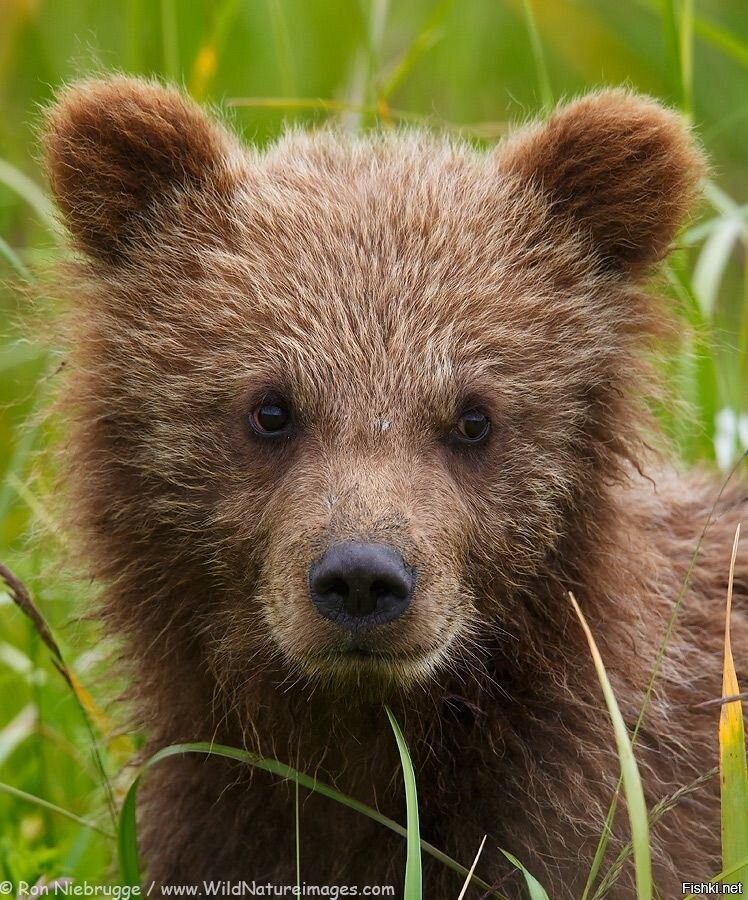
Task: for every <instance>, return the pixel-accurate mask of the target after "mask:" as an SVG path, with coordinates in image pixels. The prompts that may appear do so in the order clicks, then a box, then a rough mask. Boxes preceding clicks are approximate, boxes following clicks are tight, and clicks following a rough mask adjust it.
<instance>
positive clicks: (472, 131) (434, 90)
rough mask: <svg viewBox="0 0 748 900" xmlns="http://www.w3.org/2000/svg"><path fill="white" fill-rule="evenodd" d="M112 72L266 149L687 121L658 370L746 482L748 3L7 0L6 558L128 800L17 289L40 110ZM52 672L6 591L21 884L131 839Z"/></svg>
mask: <svg viewBox="0 0 748 900" xmlns="http://www.w3.org/2000/svg"><path fill="white" fill-rule="evenodd" d="M112 70H120V71H125V72H128V73H136V74H144V75H158V76H163V77H166V78H170V79H172V80H175V81H178V82H181V83H184V84H185V85H186V87H187V88H188V90H189V91H190V92H191V93H192V94H193V95H194V96H195V97H196V98H197V99H198V100H200V101H206V102H210V103H211V104H213V105H215V106H218V107H221V108H223V109H224V110H225V111H226V113H227V116H228V118H229V119H230V120H231V121H232V122H233V123H234V125H235V127H236V128H237V129H238V130H239V131H240V132H242V133H243V134H244V136H245V138H246V140H247V141H253V142H258V143H260V144H262V143H265V142H267V141H269V140H271V139H272V138H273V137H274V136H275V135H277V134H278V132H279V131H280V130H281V129H282V128H283V127H284V126H285V125H286V124H288V123H303V124H306V125H309V126H313V125H315V124H317V123H323V122H325V121H327V120H328V119H330V118H335V119H339V120H341V121H342V123H343V125H344V126H345V127H346V128H350V129H356V128H375V127H394V126H397V125H399V124H405V125H419V126H422V127H427V128H447V129H449V130H450V131H454V132H455V133H458V134H462V135H463V136H464V137H465V138H466V139H467V140H471V141H475V142H477V143H479V144H481V145H490V144H491V143H492V142H494V141H496V140H498V139H499V138H500V137H501V135H502V134H503V133H505V131H506V130H507V127H508V124H509V123H510V122H516V121H521V120H523V119H526V118H527V117H529V116H531V115H542V114H543V113H544V112H547V111H548V109H549V108H550V107H551V105H552V104H553V103H554V102H555V101H557V100H559V99H562V98H564V97H570V96H573V95H575V94H578V93H580V92H583V91H586V90H589V89H591V88H594V87H597V86H601V85H618V84H625V85H628V86H630V87H632V88H635V89H638V90H642V91H646V92H647V93H650V94H653V95H655V96H657V97H660V98H661V99H663V100H664V101H666V102H668V103H670V104H672V105H673V106H676V107H678V108H679V109H680V110H681V111H682V113H683V115H684V116H685V117H687V118H688V119H689V120H690V121H692V122H693V125H694V127H695V128H696V130H697V132H698V134H699V135H700V137H701V139H702V140H703V142H704V145H705V146H706V149H707V151H708V153H709V155H710V158H711V160H712V165H713V168H712V173H711V176H710V178H709V180H708V182H707V184H706V185H705V201H704V203H703V205H702V209H701V210H700V214H699V217H698V219H697V220H695V221H694V222H693V223H692V225H691V227H690V228H689V229H688V230H687V231H686V232H684V234H683V235H682V236H681V239H680V242H679V249H678V250H677V251H676V253H675V254H674V255H673V257H672V258H671V260H670V262H669V264H668V266H667V267H666V269H665V272H664V273H663V278H662V283H661V285H660V290H662V291H663V293H666V294H668V295H669V296H670V298H671V300H672V301H673V302H674V303H675V305H676V308H677V310H678V313H679V315H680V316H681V321H682V323H683V326H684V327H683V329H682V331H683V334H682V337H681V339H680V342H679V346H678V348H676V352H674V353H673V354H672V355H669V356H668V357H667V358H666V359H662V360H660V361H659V364H660V365H661V367H662V370H663V372H664V374H665V376H666V378H667V380H668V382H669V384H670V385H671V386H672V388H673V395H674V396H675V397H677V398H680V399H682V400H683V401H684V402H683V404H680V403H668V404H667V405H663V407H662V408H661V409H660V410H659V412H660V414H661V418H662V422H663V425H664V426H665V429H666V431H667V432H668V434H669V435H670V436H671V437H672V439H673V441H674V443H675V446H676V449H677V452H678V453H679V454H680V455H681V456H682V457H683V459H684V460H686V461H688V462H694V461H697V460H698V461H704V462H705V463H706V464H709V465H711V464H718V465H720V466H721V467H722V468H727V467H729V465H730V463H731V461H732V460H734V459H735V458H737V456H738V454H739V453H740V452H741V450H742V449H743V448H744V447H745V446H746V445H748V415H747V413H748V399H747V398H748V365H747V364H746V357H747V355H748V354H747V353H746V350H747V348H748V267H747V266H746V249H747V248H748V206H746V203H747V201H748V196H747V194H748V191H747V190H746V178H745V175H746V166H747V164H748V4H747V3H746V0H627V2H620V0H534V2H532V3H530V2H527V0H461V2H459V0H454V2H445V0H442V2H434V0H409V2H407V3H404V2H400V3H394V2H392V3H388V2H386V0H370V2H369V0H366V2H357V0H219V2H207V0H189V2H186V0H184V2H177V0H161V2H146V0H122V2H119V3H113V2H110V3H105V2H102V0H0V112H1V113H2V114H1V115H0V282H1V283H2V286H0V417H1V418H0V423H1V424H0V560H2V561H4V562H6V563H7V564H8V565H10V566H11V567H12V568H13V569H14V570H15V571H16V572H17V574H19V575H20V576H21V577H22V578H23V579H24V580H25V581H26V583H27V584H28V585H29V586H30V587H31V589H32V592H33V594H34V596H35V598H36V600H37V602H38V603H39V606H40V607H41V608H42V609H43V611H44V613H45V615H46V616H47V617H48V618H49V619H50V621H51V622H52V624H53V626H54V627H55V628H56V629H57V632H58V635H60V641H61V644H62V647H63V652H64V653H65V654H66V658H67V660H68V662H69V663H71V665H72V668H73V669H74V670H75V672H76V674H77V675H78V677H79V678H80V679H81V680H82V681H84V682H86V683H87V685H88V687H89V688H90V689H91V691H92V693H93V695H94V696H95V697H98V700H94V699H92V698H88V696H87V695H85V696H84V701H85V705H86V706H87V707H88V712H89V716H90V717H91V718H92V719H93V721H94V725H95V726H96V728H97V729H98V730H99V731H100V732H101V733H102V734H103V737H102V739H101V741H100V755H101V758H102V762H103V764H104V766H105V767H106V768H107V770H108V772H109V776H110V778H111V779H112V780H113V782H114V790H115V792H116V791H117V790H118V784H119V780H118V774H117V773H118V772H119V770H120V769H121V768H122V765H123V762H124V761H125V759H126V758H127V756H128V754H129V753H130V752H131V750H132V747H133V741H132V740H131V739H124V738H122V737H117V735H116V732H115V731H114V730H113V726H112V725H111V722H110V721H109V718H108V716H107V714H106V713H105V712H104V711H103V707H104V704H105V701H104V699H103V698H105V697H106V696H107V695H106V693H105V692H104V691H99V688H98V685H99V682H100V681H101V680H102V676H103V677H104V680H105V679H106V671H105V670H102V663H101V658H102V656H101V653H100V647H99V645H98V644H97V642H96V639H95V632H94V631H93V627H92V626H91V625H88V624H85V625H84V624H80V623H78V622H76V620H75V616H76V614H77V612H78V611H79V610H80V609H81V608H82V606H83V604H84V602H85V599H86V596H87V594H88V592H89V591H88V588H87V586H85V585H76V584H75V583H74V582H71V581H70V580H68V579H67V578H64V577H62V576H61V575H59V574H58V573H57V572H56V571H55V569H54V564H55V562H56V561H57V560H58V558H59V557H60V553H59V550H60V549H61V547H60V545H61V544H64V542H65V529H64V526H63V527H62V528H60V527H56V526H59V523H55V522H53V521H52V515H53V514H52V512H51V511H50V508H49V504H48V503H47V502H46V501H45V489H46V487H47V486H48V483H49V477H48V474H47V473H48V470H49V464H48V462H47V460H46V456H45V452H44V451H45V449H46V448H47V447H48V446H49V445H50V443H52V441H53V437H54V434H53V432H54V428H55V426H54V424H53V423H52V424H50V423H47V424H44V425H40V424H39V423H38V421H37V418H36V417H35V416H34V412H35V411H36V410H38V409H40V408H42V407H43V406H44V403H45V397H46V395H47V394H48V381H50V379H49V378H47V377H45V375H47V374H49V373H51V372H52V371H53V369H54V366H55V364H56V360H55V357H54V356H53V355H52V354H50V353H49V352H48V351H45V350H43V349H42V347H41V346H40V345H38V344H37V343H35V342H34V340H33V338H31V337H30V336H29V334H28V333H27V331H28V329H25V328H24V326H23V325H22V318H23V313H24V305H25V303H26V301H25V299H24V297H23V293H22V292H19V291H18V290H17V284H19V283H20V284H23V282H25V281H28V282H33V281H34V280H35V279H36V277H37V276H36V274H35V273H36V272H38V271H40V270H41V269H42V268H43V267H44V266H45V265H46V264H47V263H48V262H49V261H51V260H53V259H54V258H55V257H56V256H57V255H58V254H59V253H60V252H61V238H60V235H59V231H58V230H57V229H56V227H55V224H54V218H53V214H52V212H51V208H50V206H49V202H48V200H47V199H46V195H45V192H44V191H45V189H44V179H43V174H42V172H41V170H40V166H39V160H38V156H39V147H38V141H37V138H36V135H35V127H36V125H37V124H38V121H39V115H40V107H41V106H43V105H44V104H46V103H47V102H48V101H49V100H50V98H51V97H52V96H53V94H54V91H55V89H56V88H57V87H58V86H59V85H60V84H62V83H64V82H65V81H69V80H72V79H75V78H78V77H81V76H85V75H89V74H92V73H103V72H108V71H112ZM48 290H49V292H50V294H52V295H53V294H54V284H53V283H52V284H51V285H49V287H48ZM91 648H94V649H91ZM47 657H48V654H47V651H46V649H45V648H44V647H41V646H40V645H39V639H38V637H37V635H36V632H35V630H34V629H33V628H31V627H30V626H29V625H28V624H27V622H26V620H25V619H23V617H22V616H21V615H20V613H19V612H18V611H17V610H16V609H15V607H14V606H13V605H12V603H11V601H10V598H9V597H8V595H7V594H3V593H2V592H0V879H2V878H7V877H10V878H13V879H17V878H26V879H28V880H34V879H36V878H37V877H39V876H40V875H41V874H43V873H48V874H50V875H56V874H76V875H79V876H86V877H88V878H95V877H96V876H97V875H98V876H100V877H102V878H103V877H104V874H103V873H105V872H106V870H107V866H108V865H110V864H111V861H112V859H113V845H112V843H111V841H110V839H109V838H107V837H106V836H103V835H101V834H99V833H97V832H96V831H94V830H92V829H91V828H89V827H88V826H87V825H85V824H81V823H80V822H78V821H73V820H71V819H70V816H73V817H75V816H78V817H81V816H82V817H84V818H86V819H88V820H91V819H93V820H95V821H96V822H98V823H99V825H103V827H104V828H105V829H106V828H108V827H111V823H109V824H107V818H106V812H105V810H106V803H105V799H104V798H105V791H104V790H103V789H102V778H101V775H100V773H99V772H98V771H97V766H96V763H95V760H94V758H93V757H92V750H91V748H92V742H91V739H90V737H89V735H88V732H87V728H86V725H85V722H84V720H83V717H82V716H81V714H80V710H79V709H78V708H77V705H76V703H75V701H74V700H73V698H72V697H71V694H70V692H69V691H68V690H67V688H66V686H65V684H64V682H63V681H62V679H61V678H60V677H59V676H58V674H57V673H56V672H55V671H54V670H53V669H52V667H51V666H50V665H49V661H48V658H47ZM19 790H21V791H25V792H28V793H30V794H32V795H34V796H38V797H42V798H46V799H47V800H49V801H51V802H52V803H54V804H57V805H58V806H59V807H61V808H62V809H63V810H64V812H66V813H67V814H68V817H67V818H65V817H64V815H63V813H62V812H61V811H60V810H49V809H43V808H40V807H39V806H38V805H37V804H35V803H34V802H32V800H30V799H29V798H25V797H21V796H19V795H18V793H17V792H18V791H19Z"/></svg>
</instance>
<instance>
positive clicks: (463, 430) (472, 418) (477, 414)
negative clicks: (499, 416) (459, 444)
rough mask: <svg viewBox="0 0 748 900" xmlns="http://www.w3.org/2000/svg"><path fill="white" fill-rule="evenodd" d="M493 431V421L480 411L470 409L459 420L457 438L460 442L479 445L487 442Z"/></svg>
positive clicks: (456, 429)
mask: <svg viewBox="0 0 748 900" xmlns="http://www.w3.org/2000/svg"><path fill="white" fill-rule="evenodd" d="M490 430H491V421H490V420H489V418H488V416H487V415H486V414H485V413H482V412H481V411H480V410H479V409H468V410H466V411H465V412H464V413H463V414H462V415H461V416H460V418H459V419H458V421H457V427H456V428H455V436H456V437H457V438H458V440H460V441H464V442H465V443H469V444H477V443H480V441H483V440H485V438H486V437H487V436H488V432H489V431H490Z"/></svg>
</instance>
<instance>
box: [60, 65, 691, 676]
mask: <svg viewBox="0 0 748 900" xmlns="http://www.w3.org/2000/svg"><path fill="white" fill-rule="evenodd" d="M45 142H46V152H47V159H48V166H49V173H50V179H51V184H52V189H53V191H54V194H55V197H56V200H57V203H58V205H59V207H60V209H61V211H62V213H63V215H64V218H65V221H66V224H67V226H68V228H69V231H70V234H71V235H72V238H73V241H74V244H75V247H76V249H77V250H78V251H79V253H78V256H77V259H76V261H75V262H74V263H72V264H71V268H70V269H69V272H68V276H67V277H68V278H69V279H70V283H71V284H73V285H74V289H73V293H74V294H75V296H74V306H75V309H74V310H73V311H72V313H71V318H70V322H71V329H70V331H69V334H70V337H71V343H72V344H73V346H72V348H71V360H72V365H71V366H70V369H71V375H70V377H69V378H68V380H67V382H66V388H65V391H66V393H68V394H69V401H70V408H71V410H72V413H71V415H72V418H73V419H74V422H75V427H74V431H73V435H72V438H71V449H70V453H69V458H70V469H69V471H70V477H71V479H72V483H73V487H74V490H75V494H76V497H77V502H78V507H77V509H78V517H79V519H80V521H82V523H83V525H84V526H85V528H86V530H87V532H88V534H89V536H90V538H91V542H92V546H93V549H92V551H91V555H92V557H93V559H94V569H95V574H96V575H98V576H99V577H100V578H102V579H103V580H104V581H105V582H106V583H107V585H108V587H107V596H108V609H107V614H108V615H109V617H110V618H111V619H113V620H114V622H115V626H116V627H117V628H118V629H119V630H125V631H127V632H129V633H130V634H131V635H132V636H133V637H134V638H135V639H136V640H137V648H138V649H136V650H135V651H134V652H135V653H140V654H147V653H153V652H157V653H161V654H168V653H169V652H172V651H173V652H175V653H176V652H179V650H178V648H179V647H184V646H186V645H189V646H190V647H192V648H193V650H194V652H197V653H198V654H199V656H200V658H201V660H202V662H203V663H204V664H205V665H206V666H207V667H208V668H209V669H210V670H211V671H212V672H213V673H214V674H215V677H216V679H217V680H218V681H219V682H220V683H226V684H228V683H231V684H234V685H236V684H245V683H247V682H249V681H251V679H252V677H253V673H255V672H256V671H257V670H258V669H259V668H261V667H263V666H274V667H276V670H280V671H281V672H286V673H288V675H289V677H295V676H298V675H299V673H301V676H302V677H304V678H307V677H310V678H312V679H322V680H329V681H332V682H334V684H335V685H336V686H337V687H338V688H340V689H343V686H344V685H346V684H353V685H361V684H364V683H378V684H387V683H397V684H401V685H402V684H409V683H412V682H416V681H419V680H424V679H427V678H428V677H429V676H430V675H431V674H432V673H434V672H436V671H439V670H440V669H442V668H448V667H459V666H460V665H461V664H463V663H464V664H469V659H470V657H471V656H472V655H474V654H476V653H478V654H479V653H480V647H481V645H482V643H483V641H484V639H486V638H487V637H489V638H490V637H496V638H497V639H499V640H501V637H502V635H504V634H507V640H511V639H512V634H513V632H515V631H516V630H517V629H521V627H522V625H521V622H522V621H523V616H527V615H529V613H528V611H527V609H526V608H525V606H526V599H520V598H523V597H524V598H526V597H527V596H531V595H532V593H533V588H532V586H533V585H537V584H541V583H547V582H548V581H549V579H550V580H554V579H555V581H554V583H556V582H557V583H558V585H559V586H560V587H563V584H564V579H565V578H567V577H568V579H570V580H572V581H573V578H574V573H575V566H578V565H580V562H579V559H578V556H579V554H582V553H584V552H585V550H586V548H588V547H589V546H590V543H591V542H594V540H595V536H596V533H597V531H596V529H599V528H600V527H602V526H601V523H600V520H599V515H598V512H597V510H598V509H599V508H600V506H601V504H600V499H601V498H602V497H604V496H605V492H606V491H607V490H608V489H609V486H610V485H611V483H612V482H614V481H615V480H616V479H617V478H622V477H625V472H626V470H627V465H628V464H629V463H630V462H631V461H632V459H635V457H636V452H637V450H636V448H637V439H638V435H639V430H638V425H637V421H636V416H637V410H638V409H639V408H640V407H641V406H642V405H643V403H642V398H641V397H640V396H637V391H638V390H640V384H641V382H640V380H639V376H640V372H641V365H640V363H639V361H638V359H639V356H640V349H641V346H642V344H643V343H644V341H645V339H646V337H647V335H648V334H650V333H651V332H652V330H653V329H654V328H656V327H657V322H658V313H657V310H656V304H654V303H653V302H652V301H651V300H650V299H649V298H647V297H646V295H644V294H643V293H642V292H641V290H640V289H639V287H638V285H639V284H640V282H641V281H642V279H643V278H644V276H645V275H646V274H647V273H648V272H649V271H650V270H651V269H652V267H653V266H654V264H656V263H657V262H658V261H659V260H660V259H661V258H662V257H663V256H664V255H665V253H666V252H667V250H668V248H669V246H670V244H671V242H672V240H673V237H674V235H675V233H676V231H677V229H678V227H679V226H680V224H681V222H682V220H683V219H684V217H685V215H686V214H687V212H688V209H689V207H690V205H691V203H692V201H693V198H694V195H695V191H696V185H697V182H698V179H699V176H700V173H701V167H702V166H701V157H700V155H699V153H698V150H697V149H696V148H695V146H694V144H693V141H692V140H691V138H690V136H689V134H688V133H687V131H686V130H685V129H684V127H683V126H682V124H681V123H680V121H679V120H678V118H677V117H676V115H675V114H673V113H671V112H669V111H667V110H665V109H663V108H662V107H661V106H659V105H658V104H656V103H655V102H653V101H651V100H649V99H646V98H642V97H639V96H635V95H633V94H630V93H627V92H625V91H610V92H603V93H597V94H593V95H590V96H587V97H585V98H583V99H581V100H579V101H576V102H573V103H571V104H569V105H567V106H565V107H561V108H560V109H558V110H557V111H556V112H555V113H554V114H553V115H552V116H551V117H550V119H549V120H548V121H547V122H544V123H541V124H536V125H532V126H530V127H527V128H524V129H521V130H519V131H518V132H517V133H516V134H515V135H514V136H512V137H511V138H510V139H509V140H507V141H505V142H504V143H503V144H502V145H500V146H499V147H498V148H496V149H494V150H490V151H479V150H476V149H475V148H473V147H471V146H469V145H467V144H465V143H462V142H459V141H453V140H449V139H446V138H442V137H434V136H432V135H429V134H424V133H412V132H408V131H405V132H394V133H390V132H387V133H384V134H375V135H365V136H360V137H350V136H346V135H343V134H338V133H336V132H335V131H333V130H322V131H315V132H312V133H303V132H295V131H292V132H289V133H287V134H286V135H285V136H283V137H282V138H281V139H280V140H279V141H278V142H277V143H275V144H273V145H272V146H270V147H269V148H268V149H267V150H264V151H262V152H260V151H257V150H247V149H244V148H242V147H240V146H239V144H238V143H237V141H236V140H235V139H234V138H233V137H232V136H231V135H230V134H229V133H228V132H227V131H226V130H225V129H224V128H223V127H222V126H221V125H219V124H217V123H216V122H215V121H213V120H211V119H210V118H208V117H207V116H206V115H205V113H204V112H203V111H202V110H201V109H200V108H198V107H197V106H196V105H195V104H194V103H192V102H191V101H189V100H188V99H186V98H185V97H183V96H182V95H181V94H180V93H178V92H177V91H176V90H173V89H170V88H166V87H163V86H160V85H158V84H156V83H151V82H145V81H139V80H132V79H127V78H121V77H118V78H113V79H109V80H105V81H93V82H88V83H83V84H80V85H78V86H75V87H73V88H71V89H68V90H65V91H64V92H62V94H61V96H60V97H59V99H58V102H57V103H56V105H55V106H54V107H53V109H52V110H51V112H50V114H49V117H48V121H47V130H46V136H45ZM558 596H559V602H564V600H563V595H562V594H561V593H559V595H558ZM546 612H547V614H548V615H549V617H551V619H552V615H553V612H552V610H550V611H546ZM533 614H537V615H541V614H543V613H542V612H540V611H538V610H537V609H536V610H535V612H534V613H533ZM164 634H166V635H168V638H167V639H166V640H161V643H160V644H159V645H158V649H157V650H154V649H153V646H154V643H155V641H156V637H157V636H159V635H160V636H162V637H163V635H164ZM195 648H197V650H195Z"/></svg>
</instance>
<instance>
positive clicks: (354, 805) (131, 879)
mask: <svg viewBox="0 0 748 900" xmlns="http://www.w3.org/2000/svg"><path fill="white" fill-rule="evenodd" d="M185 753H201V754H203V755H205V756H220V757H223V758H224V759H233V760H236V761H237V762H241V763H245V764H246V765H249V766H253V767H254V768H256V769H260V770H261V771H263V772H269V773H270V774H271V775H277V776H278V777H280V778H284V779H286V780H287V781H296V782H298V784H300V785H301V786H302V787H304V788H307V789H308V790H310V791H314V792H315V793H317V794H319V795H320V796H322V797H328V798H329V799H330V800H333V801H335V802H336V803H340V804H341V805H342V806H346V807H347V808H348V809H352V810H353V811H354V812H357V813H359V814H360V815H362V816H366V817H367V818H368V819H371V820H372V821H373V822H377V823H378V824H379V825H382V826H383V827H384V828H388V829H389V830H390V831H392V832H394V833H395V834H397V835H399V836H400V837H403V838H407V834H408V832H407V829H406V828H404V827H403V826H402V825H400V823H399V822H395V820H394V819H390V818H388V817H387V816H384V815H382V813H380V812H379V811H378V810H376V809H373V808H372V807H371V806H367V805H366V804H365V803H361V802H360V801H359V800H356V799H354V798H353V797H349V796H347V795H346V794H343V793H341V792H340V791H338V790H336V789H335V788H332V787H330V786H329V785H327V784H324V783H322V782H320V781H317V779H316V778H313V777H312V776H310V775H307V774H305V773H304V772H300V771H298V769H294V768H292V767H291V766H288V765H286V764H285V763H282V762H280V761H279V760H277V759H268V758H265V757H262V756H258V755H257V754H256V753H251V752H249V751H248V750H239V749H238V748H236V747H226V746H224V745H222V744H211V743H191V744H174V745H173V746H171V747H164V749H163V750H159V751H158V752H157V753H154V755H153V756H151V757H150V758H149V759H147V760H146V761H145V762H144V763H143V764H142V765H141V766H140V768H139V769H138V771H137V774H136V777H135V779H134V781H133V783H132V784H131V785H130V788H129V790H128V792H127V796H126V797H125V802H124V804H123V805H122V811H121V814H120V820H119V848H120V875H121V876H122V881H123V883H124V884H129V885H138V884H140V865H139V862H138V855H137V821H136V816H135V810H136V803H137V792H138V788H139V786H140V781H141V779H142V777H143V775H144V774H145V773H146V771H147V770H148V769H150V768H152V767H153V766H155V765H157V764H158V763H160V762H162V761H163V760H166V759H170V758H171V757H173V756H182V755H184V754H185ZM420 845H421V849H422V850H423V852H424V853H428V855H429V856H431V857H432V858H433V859H435V860H437V862H440V863H441V864H442V865H444V866H446V867H447V868H448V869H451V870H452V871H453V872H456V873H457V874H458V875H460V876H462V877H463V878H465V877H466V876H467V875H469V870H468V869H466V868H465V866H463V865H461V864H460V863H458V862H456V861H455V860H454V859H452V857H451V856H447V854H446V853H443V852H442V851H441V850H438V849H437V848H436V847H434V846H433V844H429V843H428V841H424V840H421V841H420ZM123 853H124V855H123ZM471 881H472V883H473V884H474V885H475V886H476V887H478V888H480V889H481V890H482V891H484V892H485V896H486V897H493V898H494V900H506V898H505V897H504V896H503V894H500V893H499V892H498V891H497V890H495V889H494V888H492V887H491V885H490V884H487V883H486V882H485V881H483V880H482V879H481V878H479V877H478V876H477V875H472V876H471Z"/></svg>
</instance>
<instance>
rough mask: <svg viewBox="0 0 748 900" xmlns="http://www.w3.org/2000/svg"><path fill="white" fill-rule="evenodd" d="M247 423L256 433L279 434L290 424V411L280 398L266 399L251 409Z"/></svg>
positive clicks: (265, 434) (263, 434) (264, 434)
mask: <svg viewBox="0 0 748 900" xmlns="http://www.w3.org/2000/svg"><path fill="white" fill-rule="evenodd" d="M249 423H250V425H251V426H252V430H253V431H254V432H255V433H256V434H259V435H262V436H264V437H265V436H271V437H272V436H274V435H280V434H283V433H284V432H285V431H287V429H288V426H289V425H290V424H291V412H290V410H289V409H288V406H286V405H285V403H283V401H282V400H266V401H264V402H263V403H261V404H260V405H259V406H258V407H257V408H256V409H254V410H253V411H252V413H251V415H250V417H249Z"/></svg>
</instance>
